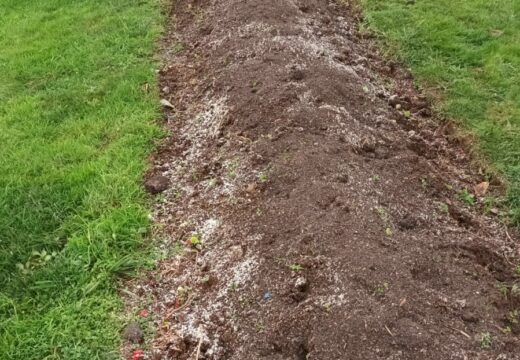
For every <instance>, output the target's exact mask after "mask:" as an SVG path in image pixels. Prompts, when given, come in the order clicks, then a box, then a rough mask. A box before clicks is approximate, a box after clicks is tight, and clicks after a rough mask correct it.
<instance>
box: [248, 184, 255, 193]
mask: <svg viewBox="0 0 520 360" xmlns="http://www.w3.org/2000/svg"><path fill="white" fill-rule="evenodd" d="M256 188H257V186H256V183H251V184H249V185H247V192H248V193H253V192H255V190H256Z"/></svg>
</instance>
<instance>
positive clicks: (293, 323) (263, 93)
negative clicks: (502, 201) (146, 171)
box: [129, 0, 520, 360]
mask: <svg viewBox="0 0 520 360" xmlns="http://www.w3.org/2000/svg"><path fill="white" fill-rule="evenodd" d="M345 3H346V2H345V1H331V0H262V1H258V0H255V1H253V0H218V1H209V0H198V1H197V0H176V1H174V6H173V8H172V12H171V28H170V31H169V32H168V33H167V34H166V36H165V39H164V43H163V47H162V57H163V62H164V66H163V69H162V70H161V73H160V75H161V84H160V86H161V87H160V88H161V91H162V96H163V98H164V99H165V100H168V102H169V103H170V104H171V105H172V106H173V108H172V106H168V107H165V114H166V115H165V117H166V118H167V124H166V127H167V129H168V130H169V131H170V133H171V136H170V137H169V139H168V141H166V142H165V143H164V145H163V146H162V148H161V149H160V151H159V152H158V153H157V155H156V156H155V158H154V159H153V162H154V169H153V171H152V173H151V174H150V177H153V176H164V177H166V178H168V179H169V183H170V188H169V189H167V190H166V191H165V192H164V193H163V194H162V196H161V197H160V198H158V200H157V205H156V209H155V213H154V218H155V221H156V223H157V228H158V237H160V238H161V241H160V244H159V247H160V249H161V250H162V251H163V253H164V260H163V261H161V262H160V264H159V265H158V267H157V269H156V270H154V271H152V272H151V273H150V274H149V275H148V276H147V277H145V278H144V279H141V280H139V281H136V282H135V283H131V284H129V286H131V289H132V292H135V293H136V294H137V295H138V296H140V298H141V300H136V299H129V302H130V304H131V305H132V303H135V306H136V307H137V308H142V306H143V305H142V303H144V302H145V299H148V300H151V301H152V304H151V306H150V309H149V310H150V314H152V317H153V318H154V319H153V321H154V325H155V327H156V329H157V331H156V334H155V338H149V339H147V344H148V345H149V348H150V349H151V350H149V351H148V352H147V356H148V357H149V358H152V359H196V358H198V359H212V360H214V359H236V360H238V359H243V360H245V359H280V360H281V359H296V360H300V359H316V360H317V359H320V360H331V359H367V360H375V359H395V360H397V359H403V360H404V359H410V360H411V359H460V360H463V359H519V358H520V355H519V347H518V345H519V342H518V338H517V334H518V333H519V332H520V326H519V325H518V320H520V319H517V317H520V315H518V314H517V313H516V309H517V308H520V289H519V287H518V286H517V285H516V282H517V281H518V277H517V275H515V273H514V264H515V263H516V261H515V259H516V258H517V257H518V243H517V242H516V241H515V240H514V238H515V235H514V234H513V232H512V231H511V230H509V233H508V230H506V228H505V227H504V226H503V225H501V223H500V222H499V221H498V218H497V217H493V215H485V214H484V211H483V209H484V205H483V202H482V198H481V197H480V198H479V197H478V196H477V197H476V200H477V201H476V204H475V205H469V204H466V203H464V202H463V201H462V200H461V199H462V197H461V196H459V193H460V192H461V191H462V190H464V189H468V190H469V191H473V189H474V187H475V186H478V184H482V183H483V182H484V181H485V180H487V179H485V178H483V176H482V175H480V174H479V172H478V171H477V170H478V169H476V168H474V167H472V166H471V164H470V163H471V161H470V159H469V158H468V156H467V155H466V153H465V151H464V149H463V148H462V146H461V145H459V144H457V143H456V142H455V141H452V140H451V139H452V136H451V134H450V130H449V127H448V126H446V125H442V124H443V123H442V122H440V121H439V120H438V119H436V118H435V114H434V113H433V112H432V111H431V109H430V107H429V105H428V102H427V101H426V100H425V98H424V97H423V96H422V95H421V94H420V93H419V92H418V91H417V90H416V89H415V88H414V87H413V85H412V80H411V77H410V76H409V74H408V73H407V72H406V71H405V70H403V69H402V68H401V67H399V66H398V65H396V64H389V63H388V62H387V61H386V60H384V59H383V58H382V57H381V56H380V55H379V54H378V51H377V48H376V46H375V45H374V43H373V42H372V40H370V39H368V38H367V37H366V36H362V35H361V34H360V33H359V32H358V30H357V27H358V21H359V19H358V17H357V15H356V12H355V11H354V10H353V9H352V8H350V7H349V6H346V5H345ZM497 188H498V185H497V184H496V181H495V183H494V182H493V181H492V182H491V184H490V185H489V190H488V188H487V186H486V191H489V192H493V191H497ZM509 234H511V235H509ZM141 301H142V302H141Z"/></svg>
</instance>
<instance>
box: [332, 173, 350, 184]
mask: <svg viewBox="0 0 520 360" xmlns="http://www.w3.org/2000/svg"><path fill="white" fill-rule="evenodd" d="M334 180H335V181H336V182H339V183H342V184H346V183H348V180H349V178H348V174H347V173H346V172H343V173H339V174H336V175H335V176H334Z"/></svg>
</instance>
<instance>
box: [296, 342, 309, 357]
mask: <svg viewBox="0 0 520 360" xmlns="http://www.w3.org/2000/svg"><path fill="white" fill-rule="evenodd" d="M307 355H309V349H308V348H307V345H306V344H305V343H301V344H300V345H299V346H298V350H297V352H296V359H297V360H307Z"/></svg>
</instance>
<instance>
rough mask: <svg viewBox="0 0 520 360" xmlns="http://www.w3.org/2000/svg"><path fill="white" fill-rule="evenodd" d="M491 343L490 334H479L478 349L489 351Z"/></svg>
mask: <svg viewBox="0 0 520 360" xmlns="http://www.w3.org/2000/svg"><path fill="white" fill-rule="evenodd" d="M492 343H493V338H492V336H491V334H490V333H488V332H484V333H481V334H480V347H481V348H482V349H489V348H490V347H491V344H492Z"/></svg>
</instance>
